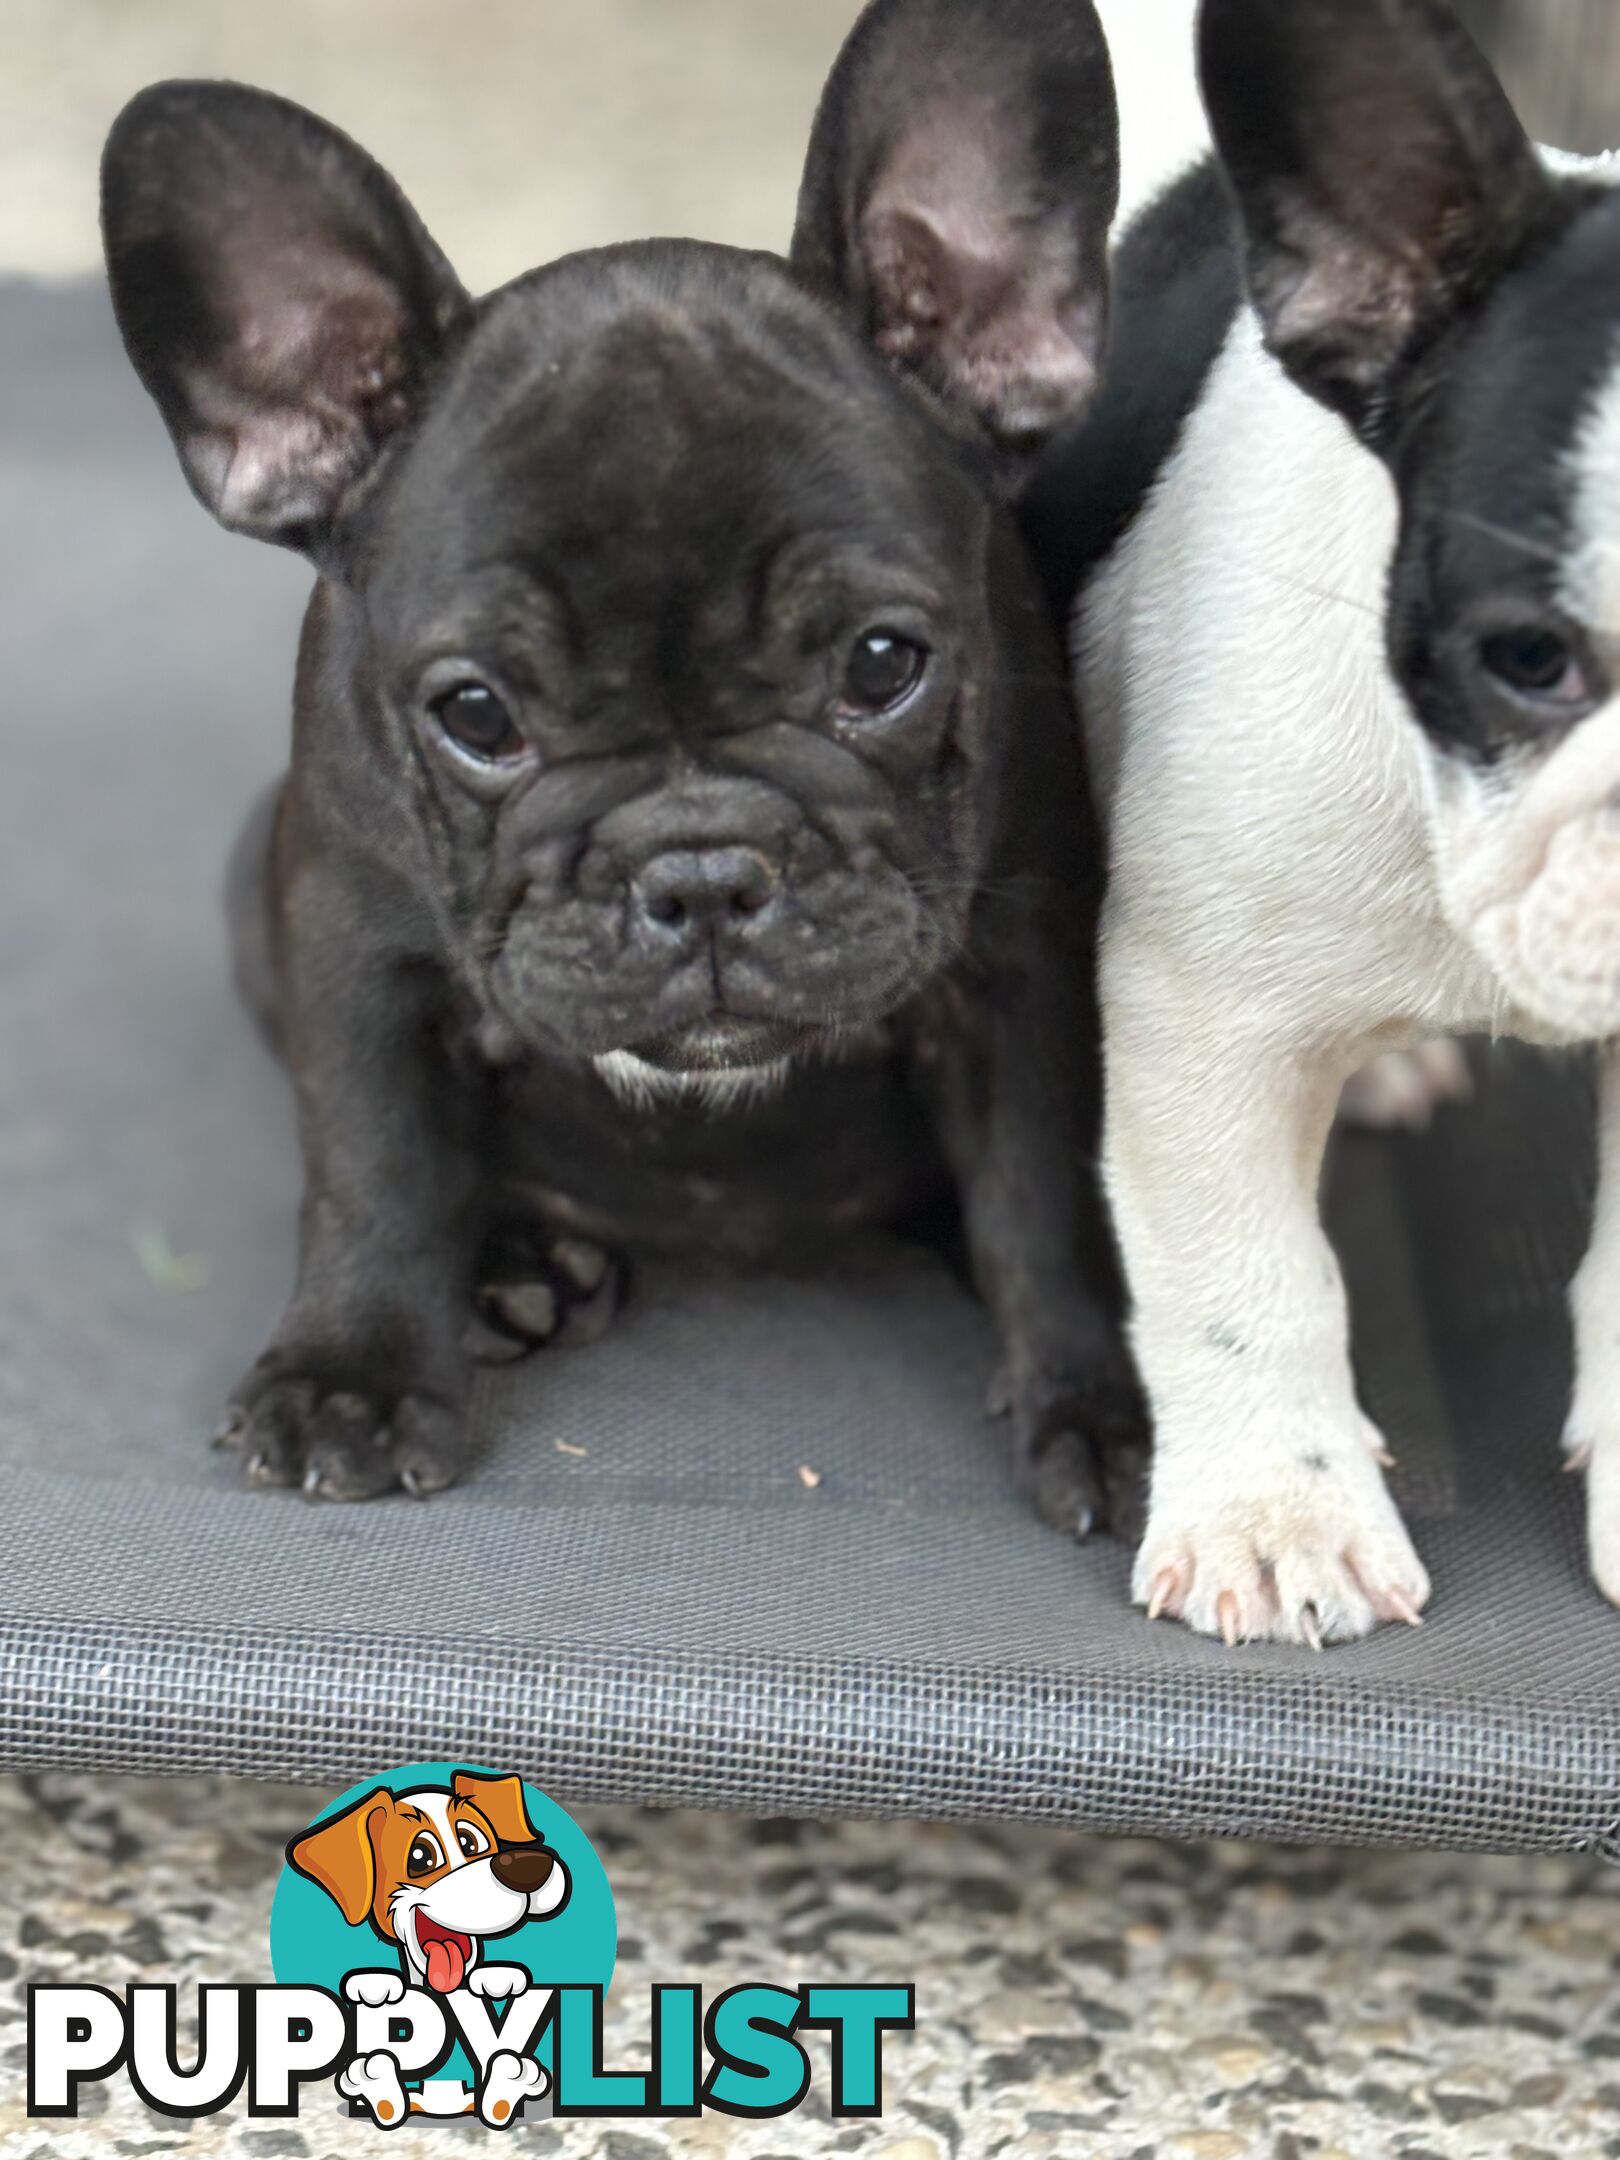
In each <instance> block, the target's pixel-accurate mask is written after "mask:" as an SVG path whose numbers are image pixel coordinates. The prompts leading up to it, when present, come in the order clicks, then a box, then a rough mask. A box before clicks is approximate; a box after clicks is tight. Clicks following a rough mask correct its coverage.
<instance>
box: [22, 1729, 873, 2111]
mask: <svg viewBox="0 0 1620 2160" xmlns="http://www.w3.org/2000/svg"><path fill="white" fill-rule="evenodd" d="M617 1942H618V1928H617V1920H616V1917H615V1913H614V1906H613V1892H612V1889H611V1888H610V1886H609V1883H608V1879H607V1874H606V1871H605V1870H604V1868H603V1866H602V1863H601V1861H600V1860H599V1859H598V1858H597V1855H596V1853H595V1851H594V1849H593V1848H592V1845H591V1843H590V1840H589V1839H588V1838H587V1837H586V1835H585V1833H584V1832H583V1831H582V1830H581V1829H580V1827H579V1825H578V1824H577V1823H576V1822H574V1821H573V1820H572V1819H571V1818H570V1817H569V1816H568V1815H567V1814H566V1813H565V1812H564V1811H563V1810H562V1809H561V1808H560V1807H558V1806H557V1805H556V1804H555V1803H554V1802H553V1801H551V1800H548V1799H547V1798H546V1797H545V1795H544V1794H543V1793H541V1792H539V1791H537V1790H536V1789H535V1787H534V1786H532V1785H526V1784H524V1783H523V1782H522V1781H521V1780H520V1779H518V1778H515V1777H510V1776H503V1775H500V1774H499V1773H495V1772H491V1771H487V1770H475V1769H469V1768H466V1767H464V1766H461V1765H457V1764H451V1763H417V1764H413V1765H411V1766H410V1767H409V1768H407V1769H404V1770H400V1771H396V1772H395V1773H394V1774H393V1775H392V1776H389V1777H384V1778H380V1779H378V1778H373V1779H368V1780H366V1781H364V1782H363V1783H361V1784H359V1785H356V1786H354V1787H352V1788H351V1789H350V1790H349V1791H348V1792H346V1793H344V1794H342V1795H340V1797H339V1798H338V1799H337V1800H336V1801H334V1802H333V1803H332V1805H331V1806H330V1807H328V1808H326V1809H323V1811H322V1812H321V1814H320V1815H319V1816H318V1817H317V1818H316V1820H315V1821H314V1822H313V1823H311V1824H310V1826H309V1827H308V1828H307V1829H306V1830H302V1831H300V1832H299V1834H298V1835H297V1836H296V1837H294V1838H293V1839H292V1840H291V1841H290V1843H289V1844H288V1846H287V1859H286V1865H285V1867H284V1868H283V1870H282V1876H281V1881H280V1883H279V1885H278V1886H277V1890H276V1897H275V1902H274V1905H273V1906H272V1909H271V1914H270V1957H271V1965H272V1968H273V1970H274V1973H275V1984H274V1985H273V1986H268V1987H264V1986H212V1985H210V1986H204V1987H202V1988H201V1989H200V1990H199V1991H198V1999H197V2031H198V2040H197V2046H196V2049H195V2059H194V2061H193V2062H192V2063H191V2064H190V2065H189V2066H182V2064H181V2061H180V2048H179V2032H178V2026H179V2007H180V2006H179V2001H178V1994H179V1991H178V1989H176V1988H174V1987H172V1986H171V1987H147V1986H130V1987H127V1988H125V1989H124V1990H123V1991H122V1993H119V1992H115V1991H114V1990H113V1989H112V1988H109V1987H103V1986H97V1985H84V1986H39V1987H33V1988H30V1989H29V1993H28V2112H29V2114H30V2115H33V2116H47V2117H48V2116H56V2117H63V2116H65V2117H73V2116H76V2115H77V2114H78V2112H79V2099H80V2095H81V2093H82V2091H83V2089H84V2087H85V2086H87V2085H90V2084H95V2083H99V2082H102V2081H105V2080H106V2079H109V2078H113V2077H124V2078H126V2079H127V2080H128V2081H129V2083H130V2085H131V2086H132V2087H133V2088H134V2090H135V2091H136V2092H137V2093H138V2094H139V2096H140V2097H141V2099H142V2100H144V2101H145V2103H146V2104H147V2106H148V2107H150V2108H153V2109H155V2110H157V2111H158V2112H159V2113H160V2114H165V2115H172V2116H177V2117H182V2118H186V2119H191V2120H195V2119H197V2118H199V2117H202V2116H208V2115H217V2114H218V2113H219V2112H220V2111H221V2110H222V2109H224V2108H226V2107H228V2106H230V2105H231V2104H232V2103H233V2102H234V2101H235V2100H236V2099H237V2097H238V2096H239V2095H240V2094H242V2093H243V2092H244V2089H245V2093H246V2112H247V2113H248V2114H249V2115H250V2116H253V2117H266V2116H269V2117H279V2118H283V2119H284V2118H286V2117H288V2116H294V2115H297V2114H298V2112H299V2108H300V2103H301V2101H302V2100H303V2098H304V2096H305V2092H306V2088H308V2087H310V2086H328V2085H330V2086H335V2088H336V2092H337V2093H338V2095H340V2096H341V2099H342V2101H343V2102H344V2103H345V2104H346V2106H347V2109H348V2112H349V2113H350V2114H351V2115H353V2116H358V2117H361V2118H363V2119H365V2120H366V2121H368V2122H370V2123H372V2124H373V2125H375V2127H376V2128H377V2129H379V2130H388V2131H392V2130H398V2129H400V2128H402V2127H403V2126H404V2125H405V2124H407V2123H410V2122H412V2121H420V2120H423V2119H429V2120H433V2119H439V2120H442V2119H445V2118H449V2117H455V2118H462V2117H467V2116H476V2117H477V2119H478V2120H479V2121H480V2122H482V2123H483V2124H484V2125H485V2127H486V2128H488V2129H490V2130H509V2129H510V2128H511V2127H512V2125H513V2124H514V2123H515V2122H518V2121H519V2120H521V2119H522V2117H523V2116H524V2114H525V2112H528V2113H530V2114H546V2115H554V2116H556V2117H558V2118H567V2117H570V2116H580V2117H596V2118H616V2117H622V2118H648V2117H653V2118H669V2117H674V2116H682V2115H687V2116H690V2115H700V2114H702V2113H703V2112H705V2110H712V2111H713V2112H715V2113H716V2114H721V2115H737V2116H748V2117H752V2118H768V2117H773V2116H780V2115H789V2114H792V2113H793V2112H794V2110H795V2109H797V2108H799V2107H801V2106H803V2104H804V2101H805V2099H806V2098H807V2096H808V2094H809V2092H810V2087H811V2081H812V2070H811V2064H810V2058H809V2055H808V2054H807V2052H806V2050H805V2048H804V2045H803V2042H802V2039H801V2037H800V2036H801V2035H803V2034H805V2033H807V2032H826V2033H827V2034H829V2036H830V2039H831V2058H832V2062H831V2086H832V2089H831V2091H830V2093H829V2094H828V2106H829V2109H830V2111H831V2113H832V2114H833V2115H834V2116H835V2117H870V2116H876V2115H880V2114H881V2113H882V2111H883V2047H884V2038H885V2036H886V2035H887V2034H888V2033H891V2032H909V2031H910V2030H911V2028H912V2024H913V2016H914V2003H913V1991H912V1989H911V1988H910V1986H892V1987H873V1986H858V1987H857V1986H841V1985H825V1986H818V1985H815V1984H813V1983H811V1984H805V1985H801V1986H798V1987H791V1988H789V1987H779V1986H770V1985H764V1984H759V1983H754V1982H746V1981H745V1982H743V1983H741V1984H738V1985H735V1986H731V1987H727V1988H725V1989H724V1990H723V1991H722V1992H720V1993H719V1994H716V1995H715V1996H713V1997H712V1999H709V2000H708V2001H705V1999H704V1994H703V1990H702V1989H701V1988H699V1987H695V1986H687V1985H684V1984H683V1985H658V1986H655V1987H654V1988H653V1990H652V2005H651V2010H652V2018H651V2022H652V2055H651V2064H650V2067H649V2068H647V2069H645V2070H639V2069H638V2070H608V2069H604V2067H603V2006H604V2001H605V1998H606V1994H607V1990H608V1986H609V1983H610V1982H611V1980H612V1977H613V1965H614V1956H615V1952H616V1949H617Z"/></svg>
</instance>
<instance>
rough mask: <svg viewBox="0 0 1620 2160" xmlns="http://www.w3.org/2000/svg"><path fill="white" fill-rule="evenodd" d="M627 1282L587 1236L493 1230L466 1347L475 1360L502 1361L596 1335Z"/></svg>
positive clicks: (618, 1265)
mask: <svg viewBox="0 0 1620 2160" xmlns="http://www.w3.org/2000/svg"><path fill="white" fill-rule="evenodd" d="M628 1281H629V1271H628V1269H627V1268H626V1266H625V1264H624V1262H623V1261H622V1260H620V1259H619V1258H618V1257H617V1256H616V1255H614V1254H613V1253H610V1252H608V1251H606V1250H605V1249H604V1248H603V1247H602V1246H600V1245H594V1244H592V1243H591V1242H590V1240H589V1239H587V1238H571V1237H552V1236H550V1235H549V1234H548V1233H547V1232H546V1231H544V1230H541V1229H536V1228H531V1227H529V1226H527V1225H522V1226H514V1227H511V1228H507V1229H503V1230H500V1231H498V1232H497V1233H496V1234H495V1236H493V1237H492V1238H491V1239H490V1240H489V1243H488V1244H487V1245H486V1247H485V1249H484V1255H483V1260H482V1263H481V1265H480V1267H479V1271H478V1291H477V1300H476V1303H477V1311H476V1317H475V1318H474V1320H473V1323H472V1327H471V1329H470V1330H469V1332H468V1335H467V1348H468V1350H469V1351H470V1352H471V1354H472V1355H473V1356H474V1357H475V1358H477V1359H478V1361H479V1363H480V1364H484V1365H510V1364H513V1363H515V1362H516V1361H517V1360H518V1359H519V1358H524V1357H528V1356H529V1355H530V1353H531V1352H532V1351H535V1350H540V1349H547V1348H557V1349H578V1348H580V1347H581V1346H583V1345H584V1344H587V1343H594V1342H600V1340H601V1339H602V1337H603V1336H604V1335H605V1334H606V1333H607V1331H608V1329H609V1328H610V1327H611V1326H612V1325H613V1322H614V1320H615V1319H616V1318H617V1316H618V1313H619V1308H620V1307H621V1306H622V1305H623V1303H624V1299H625V1291H626V1288H627V1285H628Z"/></svg>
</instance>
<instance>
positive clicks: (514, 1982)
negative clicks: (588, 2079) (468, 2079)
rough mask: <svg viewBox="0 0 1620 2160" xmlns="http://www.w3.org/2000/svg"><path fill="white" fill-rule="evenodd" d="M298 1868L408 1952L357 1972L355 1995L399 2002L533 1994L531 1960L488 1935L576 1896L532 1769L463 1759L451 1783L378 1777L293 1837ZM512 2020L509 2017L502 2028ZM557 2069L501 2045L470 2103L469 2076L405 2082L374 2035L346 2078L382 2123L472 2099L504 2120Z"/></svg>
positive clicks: (342, 2085)
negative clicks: (515, 1961) (380, 1968)
mask: <svg viewBox="0 0 1620 2160" xmlns="http://www.w3.org/2000/svg"><path fill="white" fill-rule="evenodd" d="M287 1860H288V1863H289V1865H290V1866H292V1867H294V1868H296V1869H297V1871H298V1873H299V1874H300V1875H304V1876H307V1877H308V1879H309V1880H310V1881H311V1882H312V1883H315V1884H317V1885H318V1886H319V1887H320V1888H321V1889H322V1890H324V1891H325V1892H326V1894H327V1896H328V1897H329V1898H331V1900H332V1901H333V1903H334V1904H335V1905H336V1906H337V1907H338V1910H339V1911H340V1912H341V1913H342V1915H343V1917H344V1919H345V1920H346V1921H347V1922H348V1923H349V1925H350V1927H359V1926H361V1925H362V1924H364V1923H368V1922H369V1924H370V1926H371V1929H372V1931H373V1933H374V1934H376V1935H378V1936H380V1937H381V1939H382V1940H383V1941H384V1942H385V1943H388V1944H391V1945H392V1946H393V1947H394V1948H395V1949H397V1951H398V1952H399V1956H400V1961H401V1966H402V1970H401V1971H400V1972H352V1973H350V1974H349V1975H348V1976H347V1978H346V1979H345V1981H344V1983H343V1991H344V1993H345V1995H347V1996H348V1998H349V1999H350V2001H351V2002H354V2003H363V2004H365V2005H367V2006H368V2007H369V2008H371V2009H373V2010H377V2009H383V2008H386V2007H388V2006H389V2005H391V2004H394V2003H400V2002H403V2001H404V1999H405V1994H406V1990H407V1989H408V1988H420V1989H426V1990H429V1991H431V1992H432V1993H433V1994H434V1995H437V1996H451V1995H455V1994H457V1993H458V1992H459V1991H465V1992H466V1993H467V1994H471V1995H477V1996H482V1997H484V1998H485V1999H486V2000H488V2001H490V2002H506V2003H515V2002H516V2001H517V1999H518V1997H520V1996H530V1998H531V2001H534V2000H536V1998H535V1997H533V1995H532V1993H531V1990H532V1982H531V1980H530V1977H529V1974H528V1972H527V1971H526V1969H525V1968H524V1967H523V1966H521V1965H486V1964H485V1963H484V1958H483V1946H484V1944H485V1943H486V1942H487V1941H489V1940H491V1939H497V1938H499V1937H500V1936H503V1935H510V1934H513V1933H514V1932H515V1931H516V1930H517V1929H518V1928H521V1927H526V1926H527V1925H528V1923H529V1922H530V1921H531V1920H554V1919H555V1918H556V1916H557V1915H558V1913H560V1912H561V1911H562V1909H563V1907H564V1906H565V1905H566V1904H567V1902H568V1894H569V1888H570V1885H569V1879H568V1870H567V1868H566V1867H564V1865H563V1863H562V1861H561V1860H560V1859H559V1857H558V1856H557V1854H556V1853H554V1852H553V1851H552V1850H551V1849H550V1847H549V1846H547V1845H545V1844H542V1842H541V1841H540V1839H539V1838H538V1837H537V1836H536V1834H535V1831H534V1827H533V1825H532V1824H531V1823H530V1821H529V1817H528V1811H527V1809H526V1808H525V1806H524V1801H523V1785H522V1781H521V1780H520V1779H518V1778H515V1777H500V1778H491V1777H480V1776H478V1775H476V1774H475V1773H474V1772H472V1771H470V1770H458V1771H457V1772H456V1773H455V1775H454V1776H453V1777H452V1778H451V1780H450V1783H449V1785H448V1786H445V1787H424V1788H422V1789H421V1790H417V1791H412V1792H408V1793H403V1794H395V1793H392V1792H390V1791H389V1790H388V1789H387V1788H386V1787H385V1786H380V1787H379V1788H378V1789H377V1790H376V1791H375V1792H372V1793H368V1794H367V1795H366V1797H365V1798H364V1799H363V1800H357V1801H356V1802H355V1803H354V1804H353V1805H352V1806H351V1807H347V1808H345V1809H344V1811H343V1813H342V1814H341V1815H334V1816H332V1817H331V1818H330V1820H329V1821H326V1822H322V1823H317V1824H316V1826H315V1827H314V1829H313V1830H306V1831H305V1832H304V1834H303V1835H302V1836H301V1837H297V1838H295V1839H294V1840H293V1842H292V1843H291V1844H290V1845H289V1846H288V1848H287ZM501 2030H502V2032H503V2034H504V2033H505V2031H506V2027H505V2025H503V2026H502V2028H501ZM548 2085H549V2079H548V2078H547V2075H546V2072H545V2071H544V2070H543V2069H542V2067H541V2065H540V2064H539V2063H538V2062H537V2061H535V2060H534V2059H533V2057H531V2056H527V2055H520V2054H518V2053H515V2052H513V2051H512V2050H510V2049H500V2050H498V2051H497V2052H496V2053H495V2054H494V2055H493V2056H492V2057H491V2059H490V2060H489V2061H488V2062H487V2063H486V2064H485V2065H484V2068H483V2071H482V2074H481V2076H480V2077H479V2079H478V2084H477V2087H476V2090H475V2092H474V2095H473V2098H472V2100H471V2102H470V2103H469V2102H468V2101H467V2099H466V2098H465V2095H464V2092H463V2089H462V2087H460V2086H459V2085H455V2086H449V2087H445V2088H443V2089H442V2090H441V2088H440V2087H439V2086H437V2085H435V2084H429V2085H426V2086H424V2087H423V2088H422V2090H421V2092H420V2093H419V2094H416V2095H414V2096H412V2095H407V2093H406V2090H405V2087H404V2083H403V2081H402V2079H401V2076H400V2065H399V2063H398V2062H397V2061H396V2060H395V2059H394V2057H393V2056H392V2055H391V2054H389V2053H388V2052H387V2051H386V2050H382V2049H373V2050H372V2051H371V2052H370V2053H369V2054H365V2055H362V2056H360V2057H358V2058H357V2059H356V2060H355V2061H354V2062H352V2063H350V2064H349V2065H348V2066H347V2067H346V2068H345V2069H344V2071H343V2072H342V2073H341V2075H340V2076H339V2078H338V2090H339V2091H340V2092H341V2093H343V2094H344V2095H345V2096H346V2097H347V2098H348V2099H349V2100H351V2101H353V2102H355V2103H356V2105H358V2106H360V2107H362V2108H364V2109H365V2110H366V2111H367V2112H369V2114H370V2115H371V2118H372V2120H373V2122H374V2123H376V2124H377V2126H378V2127H379V2128H380V2129H393V2128H397V2127H398V2126H399V2124H400V2123H402V2122H403V2121H404V2120H405V2119H406V2117H407V2116H408V2115H412V2114H417V2113H421V2112H427V2113H430V2114H439V2113H447V2114H449V2113H460V2112H462V2111H464V2110H467V2111H471V2112H476V2113H477V2114H479V2115H480V2116H481V2117H482V2118H483V2120H484V2122H485V2123H487V2124H488V2125H489V2127H490V2128H491V2129H507V2128H510V2126H511V2124H512V2123H513V2122H514V2121H515V2120H516V2119H517V2117H518V2116H519V2115H520V2114H521V2113H522V2109H523V2103H524V2101H525V2100H532V2099H538V2098H540V2097H541V2096H542V2095H543V2094H544V2093H545V2091H546V2090H547V2089H548Z"/></svg>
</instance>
